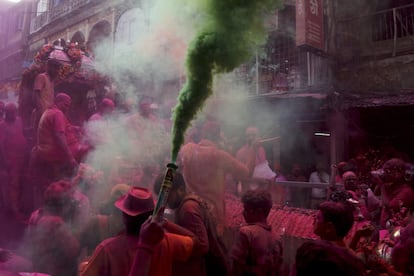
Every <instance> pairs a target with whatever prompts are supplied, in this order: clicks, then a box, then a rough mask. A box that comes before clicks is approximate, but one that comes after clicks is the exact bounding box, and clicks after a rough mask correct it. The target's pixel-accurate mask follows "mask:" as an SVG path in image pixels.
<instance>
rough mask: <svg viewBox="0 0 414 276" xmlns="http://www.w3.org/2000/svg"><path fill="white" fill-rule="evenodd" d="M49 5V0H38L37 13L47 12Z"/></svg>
mask: <svg viewBox="0 0 414 276" xmlns="http://www.w3.org/2000/svg"><path fill="white" fill-rule="evenodd" d="M47 7H48V0H39V1H38V2H37V9H36V15H37V16H39V15H41V14H42V13H45V12H47Z"/></svg>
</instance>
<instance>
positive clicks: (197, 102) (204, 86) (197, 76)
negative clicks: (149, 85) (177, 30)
mask: <svg viewBox="0 0 414 276" xmlns="http://www.w3.org/2000/svg"><path fill="white" fill-rule="evenodd" d="M199 1H200V2H202V3H203V4H204V7H206V9H207V11H206V13H207V20H206V22H205V25H204V26H203V28H201V31H200V32H199V33H198V34H197V35H196V37H195V38H194V40H193V41H192V43H191V45H190V46H189V49H188V52H187V58H186V77H187V81H186V83H185V84H184V87H183V88H182V90H181V91H180V94H179V96H178V103H177V105H176V107H175V109H174V113H173V128H172V162H175V161H176V158H177V155H178V151H179V150H180V147H181V145H182V144H183V142H184V134H185V131H186V130H187V128H188V127H189V126H190V123H191V121H192V120H193V118H194V117H195V116H196V114H197V112H198V111H200V110H201V109H202V107H203V105H204V103H205V101H206V100H207V98H208V97H209V96H210V95H211V94H212V92H213V91H212V85H213V76H214V74H218V73H226V72H230V71H232V70H233V69H235V68H236V67H237V66H239V65H241V64H242V63H244V62H246V61H248V60H249V58H250V57H251V56H252V53H253V52H254V51H255V50H256V49H257V46H258V45H261V44H263V43H264V42H265V39H266V32H265V29H264V24H263V21H264V18H265V15H266V13H268V12H269V11H274V10H275V9H276V6H277V5H278V4H279V3H278V2H279V1H280V0H204V1H202V0H199Z"/></svg>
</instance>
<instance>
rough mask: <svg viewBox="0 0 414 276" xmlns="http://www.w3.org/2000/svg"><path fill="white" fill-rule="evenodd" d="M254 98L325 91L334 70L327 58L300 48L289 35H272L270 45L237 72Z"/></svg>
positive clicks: (237, 76) (237, 75)
mask: <svg viewBox="0 0 414 276" xmlns="http://www.w3.org/2000/svg"><path fill="white" fill-rule="evenodd" d="M236 78H237V79H238V80H240V81H241V83H244V84H245V83H247V84H248V90H249V91H248V93H249V95H251V96H267V95H268V96H272V95H285V94H286V95H292V93H308V92H312V91H318V92H320V91H321V90H324V88H326V87H327V86H329V84H330V80H331V70H330V66H329V62H328V58H327V57H326V56H322V55H320V54H317V53H315V52H311V51H308V50H306V49H301V48H298V47H296V43H295V40H294V39H292V37H291V36H289V35H281V34H280V33H279V34H271V35H270V36H269V40H268V43H267V45H266V46H265V47H264V48H263V49H261V50H259V51H258V52H257V54H256V57H255V58H254V59H253V60H252V61H251V62H250V63H248V64H244V65H243V66H241V67H239V68H238V69H237V70H236Z"/></svg>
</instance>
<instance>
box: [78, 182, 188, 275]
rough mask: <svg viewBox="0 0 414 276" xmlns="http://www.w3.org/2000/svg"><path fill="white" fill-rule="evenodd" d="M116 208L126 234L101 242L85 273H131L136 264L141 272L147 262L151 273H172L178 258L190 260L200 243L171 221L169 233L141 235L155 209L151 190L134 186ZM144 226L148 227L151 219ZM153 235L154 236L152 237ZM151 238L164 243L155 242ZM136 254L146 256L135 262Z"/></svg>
mask: <svg viewBox="0 0 414 276" xmlns="http://www.w3.org/2000/svg"><path fill="white" fill-rule="evenodd" d="M115 207H117V208H118V209H119V210H121V211H122V213H123V221H124V224H125V233H124V234H122V235H119V236H117V237H113V238H109V239H106V240H104V241H103V242H102V243H100V244H99V245H98V246H97V247H96V249H95V252H94V254H93V256H92V257H91V259H90V261H89V263H88V264H87V266H86V267H85V269H84V271H82V272H81V275H82V276H89V275H91V276H95V275H100V276H106V275H108V276H109V275H112V276H122V275H128V274H129V273H130V270H131V267H132V265H133V263H134V271H138V270H139V266H140V265H143V264H144V263H145V262H146V263H147V265H148V275H160V276H168V275H171V268H172V263H173V262H174V261H176V260H179V261H186V260H187V259H188V258H189V257H190V256H191V254H192V252H193V248H195V246H196V244H195V239H194V238H193V237H192V236H193V235H192V233H190V232H188V231H186V230H185V229H182V228H180V227H179V226H177V225H174V224H172V223H170V222H167V223H165V224H164V226H163V228H164V230H165V231H166V232H167V233H165V234H164V232H163V231H161V232H159V231H153V232H152V233H151V232H150V233H149V232H148V231H144V233H145V234H146V235H145V237H144V239H143V237H140V236H141V234H140V231H141V226H142V225H143V224H144V223H145V221H147V220H148V218H149V217H150V215H151V214H152V212H153V210H154V200H153V197H152V194H151V192H150V191H149V190H148V189H146V188H141V187H131V189H130V190H129V191H128V194H126V195H124V196H122V197H121V198H120V199H118V200H117V201H116V202H115ZM144 225H146V226H148V222H147V224H144ZM151 227H154V225H151ZM155 228H157V227H155ZM157 229H158V228H157ZM143 230H144V229H143ZM146 230H148V228H146ZM172 232H174V233H175V234H173V233H172ZM152 235H154V237H151V236H152ZM185 235H187V236H185ZM155 236H156V237H155ZM148 240H160V242H159V243H158V242H156V243H152V242H148ZM137 252H138V253H137ZM142 253H144V254H142ZM145 253H148V254H147V255H145ZM135 256H137V258H142V259H141V260H140V259H135V261H134V258H135ZM137 269H138V270H137Z"/></svg>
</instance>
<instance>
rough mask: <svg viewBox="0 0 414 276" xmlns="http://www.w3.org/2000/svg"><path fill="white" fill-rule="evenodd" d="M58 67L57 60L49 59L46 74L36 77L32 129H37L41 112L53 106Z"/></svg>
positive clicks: (59, 65)
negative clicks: (34, 111) (34, 112)
mask: <svg viewBox="0 0 414 276" xmlns="http://www.w3.org/2000/svg"><path fill="white" fill-rule="evenodd" d="M60 67H61V64H60V62H59V61H58V60H56V59H49V60H48V61H47V63H46V72H44V73H40V74H39V75H37V76H36V79H35V81H34V85H33V90H34V98H35V99H36V114H35V117H34V118H32V122H33V123H34V129H36V128H37V124H38V123H39V120H40V117H41V116H42V114H43V112H45V110H46V109H48V108H49V107H51V106H53V100H54V98H55V85H54V81H55V79H56V78H57V76H58V72H59V69H60Z"/></svg>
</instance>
